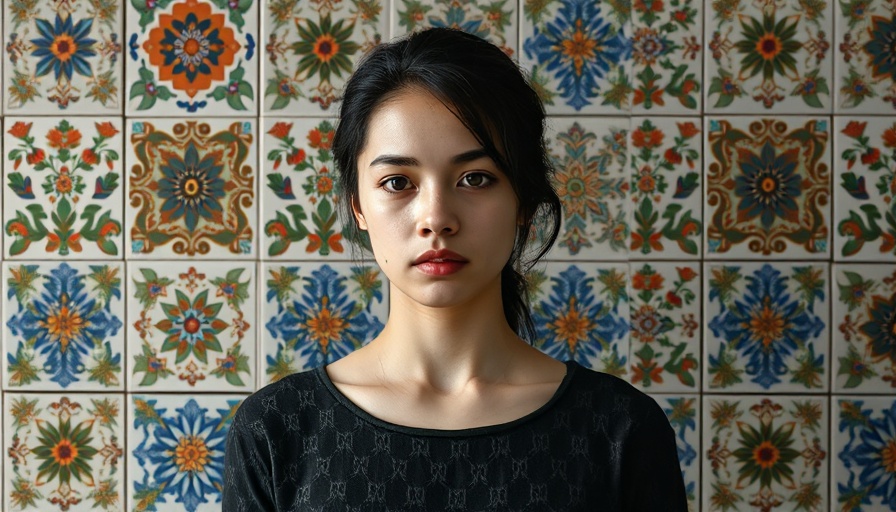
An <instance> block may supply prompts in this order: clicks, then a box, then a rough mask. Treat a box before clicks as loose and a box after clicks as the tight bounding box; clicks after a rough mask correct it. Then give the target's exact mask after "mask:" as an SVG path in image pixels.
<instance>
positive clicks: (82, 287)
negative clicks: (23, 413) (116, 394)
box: [3, 261, 124, 391]
mask: <svg viewBox="0 0 896 512" xmlns="http://www.w3.org/2000/svg"><path fill="white" fill-rule="evenodd" d="M123 281H124V264H123V263H122V262H115V261H105V262H62V263H49V262H35V263H32V262H28V263H13V262H5V263H3V319H4V322H3V353H4V354H5V356H6V357H5V358H4V359H5V361H6V363H7V364H6V367H5V368H4V370H5V371H4V373H3V377H4V378H3V389H6V390H10V389H28V390H40V391H59V390H60V389H65V390H75V391H82V390H84V391H87V390H90V391H112V390H121V389H124V379H123V377H122V353H123V352H124V329H123V327H124V303H123V297H122V295H123V291H124V283H123Z"/></svg>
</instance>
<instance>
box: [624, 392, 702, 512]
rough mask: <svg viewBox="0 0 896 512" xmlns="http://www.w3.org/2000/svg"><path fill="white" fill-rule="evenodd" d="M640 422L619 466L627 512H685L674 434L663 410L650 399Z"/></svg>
mask: <svg viewBox="0 0 896 512" xmlns="http://www.w3.org/2000/svg"><path fill="white" fill-rule="evenodd" d="M648 401H649V405H648V407H647V411H646V414H644V416H643V421H641V422H640V423H639V424H638V425H636V426H635V427H634V430H633V431H632V433H631V436H630V437H629V439H628V442H627V445H626V448H625V452H624V459H623V462H622V500H623V510H625V511H626V512H653V511H658V512H659V511H662V512H687V510H688V499H687V493H686V492H685V487H684V479H683V478H682V475H681V466H680V465H679V462H678V448H677V446H676V441H675V431H674V430H672V426H671V425H670V424H669V420H668V419H667V418H666V415H665V414H664V413H663V410H662V409H661V408H660V406H659V405H657V403H656V402H654V401H653V400H652V399H649V398H648Z"/></svg>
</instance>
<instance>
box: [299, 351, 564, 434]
mask: <svg viewBox="0 0 896 512" xmlns="http://www.w3.org/2000/svg"><path fill="white" fill-rule="evenodd" d="M564 364H566V375H564V376H563V380H561V381H560V385H559V386H557V390H556V391H554V394H553V395H552V396H551V398H550V399H549V400H548V401H547V402H545V403H544V404H542V405H541V406H540V407H538V408H537V409H535V410H534V411H532V412H530V413H528V414H525V415H523V416H521V417H519V418H516V419H514V420H510V421H506V422H504V423H496V424H493V425H483V426H480V427H469V428H462V429H451V430H445V429H431V428H421V427H411V426H407V425H399V424H398V423H392V422H389V421H386V420H383V419H380V418H377V417H376V416H374V415H372V414H370V413H369V412H367V411H365V410H364V409H362V408H360V407H358V406H357V405H356V404H355V403H354V402H352V401H351V400H349V398H348V397H347V396H345V395H344V394H343V393H342V391H339V388H337V387H336V385H335V384H333V381H332V380H331V379H330V375H329V374H328V373H327V369H326V366H320V367H318V368H317V369H316V370H315V371H314V374H315V376H316V377H317V378H318V380H319V381H320V382H321V384H323V385H324V387H326V388H327V390H328V391H329V392H330V394H332V395H333V397H334V398H336V400H337V401H338V402H339V403H340V404H342V405H343V406H344V407H346V408H347V409H348V410H349V411H351V412H352V414H354V415H355V416H357V417H359V418H361V419H362V420H364V421H366V422H368V423H371V424H373V425H376V426H378V427H381V428H384V429H388V430H392V431H394V432H399V433H402V434H408V435H413V436H420V437H474V436H480V435H486V434H494V433H496V432H499V431H503V430H509V429H512V428H514V427H517V426H519V425H522V424H524V423H527V422H529V421H531V420H533V419H535V418H536V417H538V416H541V415H542V414H543V413H544V412H545V411H547V410H548V409H550V408H551V407H552V406H553V405H554V404H555V403H557V401H558V400H560V398H561V397H562V396H563V395H564V393H565V392H566V389H567V388H568V387H569V383H570V382H571V381H572V378H573V375H574V374H575V373H576V369H577V368H578V367H579V365H578V363H576V362H575V361H572V360H570V361H566V362H565V363H564Z"/></svg>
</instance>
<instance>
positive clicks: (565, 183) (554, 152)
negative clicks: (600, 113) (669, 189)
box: [536, 117, 629, 260]
mask: <svg viewBox="0 0 896 512" xmlns="http://www.w3.org/2000/svg"><path fill="white" fill-rule="evenodd" d="M548 126H549V130H548V134H547V140H548V141H549V143H550V145H549V147H548V149H549V152H550V157H551V161H552V163H553V165H554V169H555V173H554V176H553V180H554V181H553V183H554V189H555V190H556V191H557V195H558V196H559V197H560V202H561V205H562V209H563V218H562V221H561V222H562V223H561V226H560V232H559V234H558V236H557V241H556V243H555V244H554V246H553V248H552V249H551V251H550V253H548V256H547V257H548V258H549V259H552V260H578V259H602V260H607V259H614V260H624V259H625V258H626V256H627V255H628V247H627V245H626V233H627V232H628V229H629V228H628V224H629V221H628V218H627V217H628V214H627V206H626V197H627V195H628V190H629V184H628V173H627V171H626V155H627V153H628V151H627V150H626V134H627V132H628V127H629V120H628V119H626V118H579V119H575V118H570V117H551V118H548ZM543 236H544V234H543V233H542V230H541V229H539V226H536V237H538V239H539V240H541V239H543Z"/></svg>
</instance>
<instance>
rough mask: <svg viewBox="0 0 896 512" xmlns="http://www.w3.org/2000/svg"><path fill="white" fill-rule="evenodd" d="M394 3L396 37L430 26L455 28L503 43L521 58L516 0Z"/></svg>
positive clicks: (407, 0)
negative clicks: (518, 47)
mask: <svg viewBox="0 0 896 512" xmlns="http://www.w3.org/2000/svg"><path fill="white" fill-rule="evenodd" d="M390 4H391V5H392V36H393V37H394V36H399V35H402V34H407V33H409V32H417V31H420V30H423V29H425V28H428V27H446V28H455V29H460V30H463V31H464V32H468V33H470V34H473V35H476V36H479V37H481V38H483V39H485V40H487V41H489V42H491V43H493V44H495V45H497V46H499V47H500V48H501V49H502V50H504V53H506V54H507V55H510V56H511V57H513V58H514V59H516V57H517V55H516V54H517V46H518V44H517V39H518V37H519V28H518V27H519V23H518V21H517V20H518V17H519V12H518V7H517V2H515V1H514V0H491V1H489V2H458V1H456V0H393V1H392V2H390Z"/></svg>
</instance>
